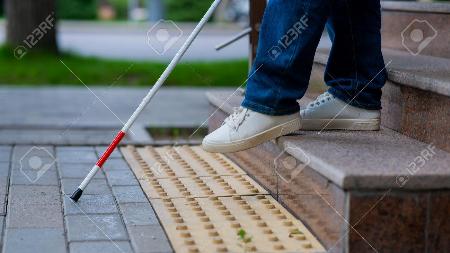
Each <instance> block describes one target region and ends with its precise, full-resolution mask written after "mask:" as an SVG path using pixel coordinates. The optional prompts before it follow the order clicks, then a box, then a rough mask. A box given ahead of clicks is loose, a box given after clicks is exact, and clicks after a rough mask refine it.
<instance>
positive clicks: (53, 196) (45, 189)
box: [8, 185, 61, 205]
mask: <svg viewBox="0 0 450 253" xmlns="http://www.w3.org/2000/svg"><path fill="white" fill-rule="evenodd" d="M8 199H9V200H8V202H9V204H15V203H17V204H24V203H26V204H28V205H33V204H56V203H61V199H60V189H59V187H57V186H41V185H12V186H11V187H10V193H9V196H8Z"/></svg>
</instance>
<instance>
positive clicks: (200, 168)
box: [122, 146, 246, 179]
mask: <svg viewBox="0 0 450 253" xmlns="http://www.w3.org/2000/svg"><path fill="white" fill-rule="evenodd" d="M122 153H123V155H124V156H125V158H126V159H127V161H128V162H129V164H130V166H131V167H132V168H133V169H136V170H135V173H137V174H136V176H137V177H138V179H147V178H171V177H202V176H216V175H245V174H246V173H245V172H244V171H243V170H242V169H241V168H239V166H237V165H236V164H234V163H233V162H232V161H230V160H229V159H228V158H226V157H225V156H223V155H220V154H209V153H207V152H205V151H203V150H202V149H201V148H200V147H189V146H181V147H160V148H153V147H150V146H147V147H143V148H135V147H132V146H128V147H126V148H122Z"/></svg>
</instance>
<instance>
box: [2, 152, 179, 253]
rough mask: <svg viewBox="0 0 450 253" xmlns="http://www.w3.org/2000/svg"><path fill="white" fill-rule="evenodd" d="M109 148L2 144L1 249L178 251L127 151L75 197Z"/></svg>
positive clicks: (8, 251) (13, 251)
mask: <svg viewBox="0 0 450 253" xmlns="http://www.w3.org/2000/svg"><path fill="white" fill-rule="evenodd" d="M105 148H106V147H92V146H77V147H61V146H39V147H37V146H14V147H11V146H0V161H1V162H0V175H1V176H0V197H1V198H0V199H1V201H0V208H1V209H0V210H1V212H0V235H1V234H3V236H2V240H0V247H1V246H2V247H3V251H1V252H3V253H16V252H17V253H19V252H20V253H27V252H30V253H36V252H38V253H40V252H42V253H44V252H45V253H52V252H55V253H63V252H71V253H75V252H76V253H78V252H80V253H89V252H95V253H101V252H105V253H106V252H108V253H112V252H119V253H128V252H142V253H144V252H148V253H150V252H160V253H163V252H172V249H171V246H170V243H169V241H168V239H167V237H166V235H165V233H164V231H163V229H162V227H161V225H160V224H159V222H158V219H157V217H156V215H155V213H154V211H153V209H152V207H151V205H150V203H149V202H148V200H147V199H146V197H145V195H144V193H143V192H142V190H141V188H140V186H139V184H138V181H137V180H136V178H135V177H134V174H133V173H132V171H131V170H130V169H129V167H128V165H127V163H126V162H125V161H124V160H123V158H122V156H121V154H120V153H119V152H115V153H114V154H113V156H112V158H111V160H110V161H108V162H107V164H106V165H105V170H104V171H101V172H100V173H99V174H98V175H97V176H96V178H95V179H94V180H93V181H92V183H91V184H90V185H89V186H88V188H86V190H85V193H84V195H83V197H82V199H80V201H79V203H74V202H73V201H72V200H71V199H70V198H69V196H70V194H71V193H72V191H73V190H74V189H75V188H76V187H77V185H78V184H79V183H80V182H81V180H82V178H83V177H84V176H85V175H86V173H87V172H88V170H89V169H90V167H91V166H92V164H94V163H95V161H96V160H97V158H98V155H99V154H100V152H102V151H103V150H104V149H105ZM47 165H49V166H47ZM41 172H42V173H41Z"/></svg>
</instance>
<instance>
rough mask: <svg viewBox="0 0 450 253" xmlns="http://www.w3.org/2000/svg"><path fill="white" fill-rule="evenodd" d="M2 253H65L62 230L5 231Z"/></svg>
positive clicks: (31, 229)
mask: <svg viewBox="0 0 450 253" xmlns="http://www.w3.org/2000/svg"><path fill="white" fill-rule="evenodd" d="M3 252H8V253H9V252H17V253H28V252H29V253H37V252H45V253H53V252H54V253H63V252H67V248H66V242H65V239H64V229H61V228H60V229H55V228H39V229H37V228H28V229H7V231H6V233H5V238H4V241H3Z"/></svg>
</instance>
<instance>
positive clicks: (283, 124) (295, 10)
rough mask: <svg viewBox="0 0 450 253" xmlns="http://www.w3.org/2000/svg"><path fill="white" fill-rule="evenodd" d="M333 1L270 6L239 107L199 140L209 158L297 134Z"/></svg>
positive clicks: (280, 1)
mask: <svg viewBox="0 0 450 253" xmlns="http://www.w3.org/2000/svg"><path fill="white" fill-rule="evenodd" d="M332 1H333V0H295V1H294V0H270V1H269V4H268V6H267V9H266V11H265V15H264V18H263V22H262V25H261V35H260V44H259V45H258V52H257V56H256V60H255V63H254V65H253V70H252V72H251V73H250V76H249V81H248V84H247V91H246V95H245V99H244V101H243V103H242V107H241V108H239V110H237V111H236V112H235V113H234V114H232V115H231V116H230V117H228V118H227V119H226V120H225V123H224V124H223V125H222V126H221V127H220V128H218V129H217V130H215V131H214V132H212V133H211V134H209V135H208V136H206V137H205V138H204V139H203V143H202V146H203V149H205V150H206V151H209V152H222V153H224V152H237V151H241V150H245V149H248V148H252V147H254V146H257V145H258V144H260V143H263V142H265V141H268V140H270V139H274V138H277V137H279V136H281V135H285V134H289V133H292V132H294V131H296V130H298V129H299V128H300V125H301V124H300V114H299V113H298V111H299V106H298V104H297V101H296V100H297V99H300V98H301V97H302V96H303V95H304V93H305V91H306V88H307V86H308V82H309V77H310V74H311V68H312V63H313V59H314V53H315V51H316V47H317V45H318V43H319V40H320V37H321V35H322V32H323V29H324V27H325V23H326V20H327V18H328V15H329V13H330V11H331V2H332Z"/></svg>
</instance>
